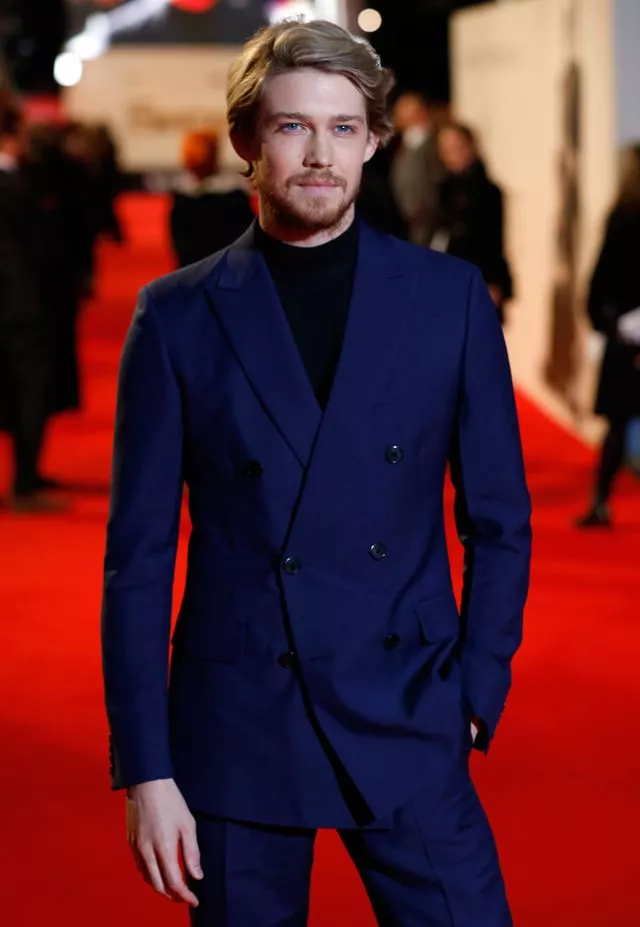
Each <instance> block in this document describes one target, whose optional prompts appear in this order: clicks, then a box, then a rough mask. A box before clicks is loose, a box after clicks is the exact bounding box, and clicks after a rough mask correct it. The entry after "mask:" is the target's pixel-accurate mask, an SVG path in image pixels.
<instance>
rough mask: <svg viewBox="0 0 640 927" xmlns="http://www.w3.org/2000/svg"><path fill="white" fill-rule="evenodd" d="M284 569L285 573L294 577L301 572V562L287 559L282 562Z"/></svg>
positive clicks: (293, 558)
mask: <svg viewBox="0 0 640 927" xmlns="http://www.w3.org/2000/svg"><path fill="white" fill-rule="evenodd" d="M282 569H283V570H284V571H285V573H288V574H289V576H293V575H294V574H295V573H299V572H300V561H299V560H297V559H296V558H295V557H285V559H284V560H283V561H282Z"/></svg>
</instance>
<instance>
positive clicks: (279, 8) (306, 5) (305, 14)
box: [267, 0, 316, 23]
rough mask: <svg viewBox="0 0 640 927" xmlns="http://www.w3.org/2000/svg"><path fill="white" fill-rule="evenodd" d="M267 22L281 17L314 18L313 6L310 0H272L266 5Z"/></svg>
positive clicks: (281, 18) (279, 19)
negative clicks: (272, 0)
mask: <svg viewBox="0 0 640 927" xmlns="http://www.w3.org/2000/svg"><path fill="white" fill-rule="evenodd" d="M267 15H268V17H269V22H272V23H277V22H280V21H281V20H283V19H296V18H301V19H315V16H316V11H315V6H314V4H313V3H312V2H310V0H274V2H271V3H270V4H268V6H267Z"/></svg>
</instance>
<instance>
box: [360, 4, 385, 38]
mask: <svg viewBox="0 0 640 927" xmlns="http://www.w3.org/2000/svg"><path fill="white" fill-rule="evenodd" d="M358 25H359V26H360V28H361V29H362V31H363V32H377V31H378V29H379V28H380V26H381V25H382V16H381V15H380V13H378V11H377V10H372V9H371V8H369V9H367V10H362V12H361V13H360V14H359V16H358Z"/></svg>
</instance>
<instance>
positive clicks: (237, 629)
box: [103, 224, 531, 927]
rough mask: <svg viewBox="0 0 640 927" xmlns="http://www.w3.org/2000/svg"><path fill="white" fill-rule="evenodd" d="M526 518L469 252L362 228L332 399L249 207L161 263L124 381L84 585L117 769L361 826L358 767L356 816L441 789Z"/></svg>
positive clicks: (228, 815) (505, 658) (485, 710)
mask: <svg viewBox="0 0 640 927" xmlns="http://www.w3.org/2000/svg"><path fill="white" fill-rule="evenodd" d="M447 464H450V467H451V474H452V478H453V481H454V484H455V488H456V519H457V524H458V530H459V533H460V536H461V538H462V540H463V543H464V545H465V548H466V558H465V559H466V568H465V576H464V592H463V596H462V603H461V608H460V609H458V607H457V605H456V601H455V598H454V594H453V591H452V585H451V578H450V570H449V561H448V556H447V548H446V543H445V531H444V518H443V483H444V478H445V472H446V468H447ZM183 483H186V485H187V487H188V490H189V508H190V515H191V521H192V533H191V537H190V542H189V558H188V572H187V581H186V589H185V594H184V598H183V601H182V604H181V608H180V613H179V617H178V621H177V625H176V629H175V632H174V637H173V654H172V661H171V674H170V681H169V686H168V687H167V662H168V650H169V634H170V614H171V593H172V580H173V568H174V559H175V554H176V543H177V537H178V523H179V514H180V504H181V497H182V489H183ZM530 537H531V535H530V503H529V496H528V492H527V488H526V484H525V478H524V471H523V463H522V453H521V446H520V438H519V433H518V424H517V417H516V410H515V403H514V396H513V388H512V383H511V377H510V372H509V366H508V360H507V355H506V350H505V345H504V340H503V336H502V332H501V328H500V323H499V320H498V317H497V314H496V311H495V308H494V306H493V304H492V302H491V300H490V297H489V295H488V293H487V291H486V288H485V285H484V283H483V282H482V279H481V277H480V274H479V272H478V271H477V270H475V269H474V268H472V267H471V266H470V265H467V264H465V263H463V262H461V261H458V260H456V259H454V258H451V257H447V256H446V255H440V254H436V253H434V252H430V251H427V250H423V249H419V248H416V247H414V246H413V245H409V244H406V243H403V242H400V241H398V240H396V239H393V238H390V237H387V236H385V235H382V234H380V233H378V232H375V231H373V230H372V229H371V228H369V227H368V226H366V225H364V224H363V225H362V227H361V231H360V245H359V255H358V262H357V268H356V275H355V281H354V288H353V295H352V301H351V307H350V314H349V319H348V325H347V330H346V335H345V340H344V345H343V350H342V355H341V358H340V362H339V365H338V369H337V372H336V376H335V381H334V385H333V390H332V393H331V397H330V399H329V403H328V405H327V408H326V410H325V411H324V413H323V412H322V411H321V409H320V407H319V406H318V403H317V401H316V399H315V396H314V393H313V391H312V388H311V385H310V383H309V380H308V377H307V375H306V372H305V369H304V366H303V363H302V360H301V358H300V356H299V353H298V351H297V349H296V345H295V342H294V339H293V336H292V334H291V331H290V329H289V327H288V324H287V321H286V318H285V315H284V312H283V310H282V307H281V305H280V303H279V301H278V298H277V295H276V292H275V289H274V286H273V283H272V281H271V278H270V276H269V273H268V271H267V269H266V265H265V263H264V260H263V258H262V256H261V254H260V253H259V251H257V249H256V248H255V242H254V232H253V229H250V230H249V231H248V232H247V233H246V234H245V235H244V236H243V237H242V238H241V239H240V240H239V241H238V242H237V243H235V244H234V245H232V246H231V247H230V248H229V249H226V250H225V251H223V252H220V253H218V254H216V255H214V256H212V257H211V258H208V259H206V260H205V261H202V262H201V263H199V264H196V265H193V266H191V267H188V268H186V269H184V270H181V271H178V272H176V273H174V274H171V275H170V276H168V277H165V278H163V279H161V280H158V281H156V282H154V283H153V284H151V285H150V286H148V287H147V288H145V290H144V291H143V292H142V294H141V297H140V301H139V305H138V308H137V311H136V314H135V316H134V319H133V322H132V324H131V328H130V331H129V334H128V336H127V341H126V345H125V348H124V353H123V358H122V364H121V372H120V381H119V396H118V412H117V423H116V440H115V454H114V471H113V490H112V505H111V513H110V519H109V527H108V541H107V553H106V576H105V594H104V610H103V653H104V675H105V685H106V701H107V711H108V715H109V722H110V728H111V734H112V754H113V755H112V764H113V785H114V787H115V788H118V787H123V786H126V785H130V784H134V783H138V782H142V781H146V780H150V779H159V778H169V777H174V778H175V780H176V782H177V784H178V786H179V787H180V789H181V790H182V792H183V794H184V796H185V798H186V800H187V802H188V804H189V806H190V807H191V808H192V809H194V811H196V812H199V813H203V814H206V815H212V816H216V817H217V818H220V819H231V820H234V821H240V822H243V821H244V822H253V823H256V824H262V825H278V826H280V827H295V828H312V829H313V828H318V827H335V828H350V827H354V826H356V825H358V824H362V823H363V821H361V820H360V821H359V820H358V813H357V812H356V813H354V804H353V801H352V800H351V799H350V792H351V789H353V791H355V793H356V794H357V795H358V796H359V798H360V799H361V800H362V805H361V808H362V807H363V808H365V809H366V812H365V817H366V815H367V813H368V814H369V821H368V824H369V825H370V826H372V827H374V828H375V826H376V822H384V821H388V820H389V819H390V818H389V816H390V815H392V814H393V813H394V812H395V811H396V809H399V808H400V807H401V806H404V805H406V803H407V802H409V801H410V800H411V799H413V798H414V796H416V795H418V794H420V793H423V794H426V793H428V794H429V795H431V796H432V797H433V796H437V795H443V796H444V795H445V794H447V791H450V790H451V783H453V782H456V781H458V780H459V779H460V777H461V776H463V777H464V776H467V775H468V772H467V763H468V753H469V750H470V748H471V742H470V733H469V721H470V718H471V717H472V716H476V717H479V718H481V719H482V721H483V723H484V737H485V744H484V746H485V747H486V746H487V745H488V743H489V742H490V740H491V738H492V737H493V734H494V732H495V729H496V726H497V724H498V721H499V719H500V716H501V714H502V711H503V708H504V705H505V701H506V698H507V693H508V691H509V687H510V682H511V670H510V664H511V660H512V657H513V655H514V653H515V651H516V650H517V648H518V646H519V644H520V640H521V633H522V612H523V607H524V603H525V599H526V594H527V587H528V576H529V558H530ZM345 782H347V783H348V784H349V787H348V788H345V786H344V783H345ZM365 823H367V822H365ZM381 826H388V825H386V824H381ZM283 923H284V921H283ZM287 923H289V922H288V921H287ZM438 923H439V922H438ZM456 923H457V922H456ZM478 923H481V922H480V921H478ZM482 923H484V921H483V922H482ZM487 923H488V922H487ZM492 927H493V925H492Z"/></svg>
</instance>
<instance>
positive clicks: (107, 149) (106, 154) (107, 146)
mask: <svg viewBox="0 0 640 927" xmlns="http://www.w3.org/2000/svg"><path fill="white" fill-rule="evenodd" d="M92 141H93V165H94V172H95V176H96V182H97V183H96V186H97V191H96V192H97V196H98V204H99V205H98V215H97V223H98V229H99V231H100V233H101V234H103V235H105V236H106V237H107V238H109V239H111V241H115V242H117V243H118V244H120V245H121V244H123V243H124V234H123V231H122V226H121V224H120V220H119V218H118V214H117V212H116V209H115V205H116V200H117V198H118V194H119V193H120V192H121V191H122V189H123V187H124V175H123V173H122V171H121V169H120V165H119V163H118V148H117V145H116V142H115V139H114V137H113V134H112V132H111V130H110V128H109V126H107V125H104V124H102V123H100V124H99V125H96V126H94V127H93V129H92Z"/></svg>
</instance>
